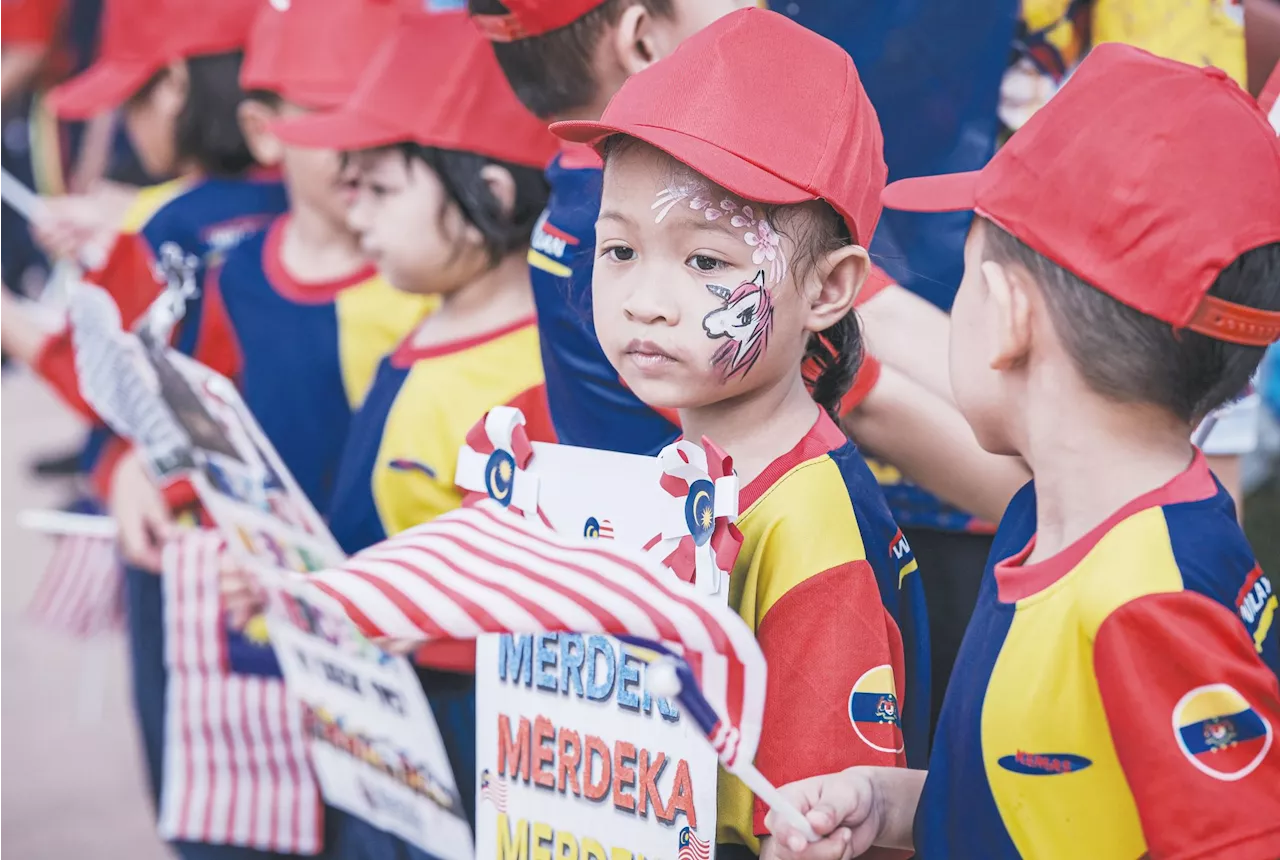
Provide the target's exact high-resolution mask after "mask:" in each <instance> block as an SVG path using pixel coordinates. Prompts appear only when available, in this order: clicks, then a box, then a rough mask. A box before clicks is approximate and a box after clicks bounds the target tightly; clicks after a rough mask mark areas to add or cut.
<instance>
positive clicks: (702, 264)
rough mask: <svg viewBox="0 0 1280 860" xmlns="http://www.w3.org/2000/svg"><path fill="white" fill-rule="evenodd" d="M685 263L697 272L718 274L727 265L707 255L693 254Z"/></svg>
mask: <svg viewBox="0 0 1280 860" xmlns="http://www.w3.org/2000/svg"><path fill="white" fill-rule="evenodd" d="M686 262H687V263H688V265H690V266H692V267H693V268H694V269H697V270H698V271H699V272H718V271H720V270H721V269H723V268H724V267H725V266H727V265H728V264H727V263H725V262H724V261H723V260H717V259H716V258H715V257H712V256H710V255H708V254H694V255H693V256H692V257H690V258H689V259H688V260H687V261H686Z"/></svg>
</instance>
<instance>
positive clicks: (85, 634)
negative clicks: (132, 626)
mask: <svg viewBox="0 0 1280 860" xmlns="http://www.w3.org/2000/svg"><path fill="white" fill-rule="evenodd" d="M55 540H56V541H57V543H56V545H55V546H54V550H53V556H52V557H51V558H50V559H49V564H48V565H47V566H46V567H45V570H44V573H43V574H42V575H41V577H40V583H39V585H37V586H36V593H35V595H34V596H33V597H32V598H31V603H30V604H29V605H28V606H27V612H26V614H27V617H28V618H30V619H31V620H32V621H33V622H35V623H37V624H40V625H41V626H43V627H48V628H51V629H53V630H56V631H58V632H60V633H65V634H68V635H70V636H74V637H75V638H77V639H91V638H93V637H94V636H98V635H101V634H103V633H114V632H118V631H121V630H123V629H124V602H123V585H124V580H123V578H122V573H121V569H120V562H119V559H118V558H117V557H116V542H115V539H114V538H109V537H101V536H98V535H84V534H64V535H58V536H57V537H56V538H55Z"/></svg>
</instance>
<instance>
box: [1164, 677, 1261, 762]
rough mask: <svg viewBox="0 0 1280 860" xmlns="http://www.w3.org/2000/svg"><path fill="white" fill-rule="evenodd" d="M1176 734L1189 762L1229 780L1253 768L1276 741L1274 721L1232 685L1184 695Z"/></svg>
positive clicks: (1175, 714)
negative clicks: (1273, 728)
mask: <svg viewBox="0 0 1280 860" xmlns="http://www.w3.org/2000/svg"><path fill="white" fill-rule="evenodd" d="M1173 734H1174V737H1175V738H1176V739H1177V741H1178V748H1179V749H1181V750H1182V754H1183V755H1184V756H1186V758H1187V761H1189V762H1191V763H1192V764H1193V765H1195V767H1196V768H1197V769H1198V770H1200V771H1201V772H1203V773H1205V774H1208V775H1209V776H1211V777H1213V778H1214V779H1220V780H1223V781H1225V782H1234V781H1235V780H1237V779H1243V778H1244V777H1246V776H1248V775H1249V774H1250V773H1252V772H1253V770H1254V768H1256V767H1257V766H1258V765H1259V764H1260V763H1261V762H1262V759H1263V758H1265V757H1266V755H1267V751H1268V750H1270V749H1271V741H1272V728H1271V723H1269V722H1267V719H1266V717H1264V716H1262V714H1260V713H1258V712H1257V711H1255V710H1254V709H1253V707H1252V706H1251V705H1250V704H1249V702H1248V700H1247V699H1245V697H1244V696H1242V695H1241V694H1240V691H1239V690H1237V689H1236V688H1235V687H1232V686H1231V685H1229V684H1207V685H1205V686H1203V687H1196V688H1195V689H1194V690H1192V691H1191V692H1189V693H1187V694H1186V695H1185V696H1183V697H1182V698H1181V699H1179V700H1178V704H1176V705H1174V707H1173Z"/></svg>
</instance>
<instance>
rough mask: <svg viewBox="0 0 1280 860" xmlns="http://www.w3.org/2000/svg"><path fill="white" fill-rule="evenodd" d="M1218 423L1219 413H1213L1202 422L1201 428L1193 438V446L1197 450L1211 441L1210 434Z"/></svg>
mask: <svg viewBox="0 0 1280 860" xmlns="http://www.w3.org/2000/svg"><path fill="white" fill-rule="evenodd" d="M1217 423H1218V415H1217V413H1214V412H1211V413H1209V415H1208V417H1206V418H1205V419H1204V420H1203V421H1201V422H1200V426H1199V427H1198V428H1197V429H1196V433H1195V435H1194V436H1192V437H1191V444H1192V445H1195V446H1196V447H1197V448H1203V447H1204V443H1205V442H1207V441H1209V434H1210V433H1212V432H1213V428H1214V425H1216V424H1217Z"/></svg>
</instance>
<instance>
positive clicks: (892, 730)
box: [849, 663, 902, 753]
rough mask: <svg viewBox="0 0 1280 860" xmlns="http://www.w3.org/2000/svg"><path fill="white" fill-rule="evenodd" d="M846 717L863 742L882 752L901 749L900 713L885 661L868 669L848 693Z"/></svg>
mask: <svg viewBox="0 0 1280 860" xmlns="http://www.w3.org/2000/svg"><path fill="white" fill-rule="evenodd" d="M849 720H850V722H852V723H853V730H854V731H855V732H857V733H858V737H860V738H862V741H863V743H865V744H866V745H867V746H869V747H871V748H872V749H873V750H879V751H880V752H886V753H900V752H902V716H901V714H899V712H898V695H897V690H896V688H895V687H894V683H893V667H892V666H890V665H889V664H887V663H886V664H884V665H883V666H877V667H875V668H874V669H868V670H867V671H866V672H864V673H863V675H862V677H861V678H859V679H858V680H857V681H855V682H854V684H853V690H852V692H850V693H849Z"/></svg>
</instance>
